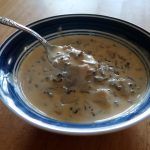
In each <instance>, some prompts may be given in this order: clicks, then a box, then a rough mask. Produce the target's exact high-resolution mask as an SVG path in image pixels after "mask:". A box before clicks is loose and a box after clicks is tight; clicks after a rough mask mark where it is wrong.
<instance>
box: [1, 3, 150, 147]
mask: <svg viewBox="0 0 150 150" xmlns="http://www.w3.org/2000/svg"><path fill="white" fill-rule="evenodd" d="M69 13H92V14H101V15H108V16H112V17H117V18H120V19H124V20H126V21H129V22H132V23H134V24H136V25H138V26H140V27H142V28H144V29H145V30H147V31H149V32H150V1H149V0H26V1H25V0H7V1H6V0H0V16H6V17H10V18H12V19H14V20H16V21H18V22H20V23H22V24H28V23H31V22H33V21H36V20H37V19H41V18H44V17H49V16H54V15H60V14H69ZM13 31H15V30H14V29H11V28H8V27H4V26H2V25H0V43H2V42H3V41H4V40H5V39H6V38H7V36H9V35H10V34H11V33H12V32H13ZM29 149H33V150H34V149H35V150H38V149H39V150H49V149H51V150H52V149H61V150H63V149H65V150H66V149H78V150H85V149H86V150H98V149H99V150H112V149H113V150H150V119H146V120H144V121H143V122H141V123H139V124H137V125H135V126H133V127H130V128H129V129H126V130H123V131H120V132H117V133H112V134H106V135H99V136H87V137H78V136H65V135H59V134H54V133H49V132H46V131H43V130H40V129H37V128H35V127H32V126H30V125H29V124H27V123H26V122H25V121H23V120H22V119H20V118H18V117H16V116H15V115H14V114H13V113H11V112H10V111H9V110H8V109H7V108H6V107H5V106H4V105H3V104H2V103H1V102H0V150H29Z"/></svg>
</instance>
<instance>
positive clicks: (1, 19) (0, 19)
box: [0, 16, 47, 44]
mask: <svg viewBox="0 0 150 150" xmlns="http://www.w3.org/2000/svg"><path fill="white" fill-rule="evenodd" d="M0 23H1V24H3V25H7V26H10V27H13V28H17V29H19V30H23V31H25V32H28V33H29V34H31V35H33V36H35V37H36V38H37V39H38V40H39V41H40V42H41V43H43V44H46V43H47V41H46V40H45V39H44V38H43V37H41V36H40V35H39V34H38V33H37V32H35V31H33V30H31V29H30V28H28V27H26V26H23V25H21V24H20V23H17V22H15V21H13V20H11V19H8V18H5V17H1V16H0Z"/></svg>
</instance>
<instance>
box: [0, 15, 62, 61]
mask: <svg viewBox="0 0 150 150" xmlns="http://www.w3.org/2000/svg"><path fill="white" fill-rule="evenodd" d="M0 23H1V24H3V25H6V26H10V27H13V28H17V29H19V30H23V31H25V32H27V33H29V34H31V35H33V36H34V37H35V38H36V39H38V41H39V42H40V43H41V44H42V45H43V46H44V48H45V50H46V52H47V56H48V59H49V61H50V62H51V61H52V57H53V52H55V51H56V50H57V51H62V50H63V46H57V45H52V44H49V43H48V41H47V40H46V39H44V38H43V37H42V36H41V35H39V34H38V33H37V32H35V31H33V30H32V29H30V28H28V27H26V26H24V25H22V24H20V23H17V22H15V21H14V20H11V19H8V18H6V17H1V16H0Z"/></svg>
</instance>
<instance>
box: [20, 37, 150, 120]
mask: <svg viewBox="0 0 150 150" xmlns="http://www.w3.org/2000/svg"><path fill="white" fill-rule="evenodd" d="M50 42H51V43H52V44H56V45H71V46H72V47H74V48H76V49H80V50H82V53H78V52H69V53H68V54H69V55H68V56H67V59H66V57H65V58H60V57H59V61H58V59H55V60H54V62H53V65H51V64H50V63H49V61H48V59H47V55H46V52H45V51H44V49H43V47H42V46H38V47H36V48H34V49H33V50H32V52H31V53H30V54H28V55H27V56H26V57H25V58H24V59H23V61H22V63H21V65H20V68H19V73H18V78H19V82H20V86H21V89H22V92H23V94H24V96H25V97H26V100H27V101H28V102H29V103H30V104H31V106H32V107H33V108H34V109H35V110H36V111H38V112H40V113H42V114H43V115H45V116H48V117H50V118H54V119H57V120H61V121H66V122H78V123H86V122H94V121H98V120H101V119H106V118H110V117H113V116H115V115H117V114H119V113H123V112H124V111H127V110H128V109H130V108H131V107H132V106H133V105H134V104H135V103H137V102H138V101H140V100H141V98H142V96H143V95H144V94H145V90H146V85H147V73H146V70H145V67H144V64H143V63H142V61H141V60H140V59H139V57H138V56H137V54H136V53H135V52H133V51H132V50H130V49H129V48H128V47H125V46H124V45H123V44H120V43H119V42H117V41H114V40H111V39H109V38H106V37H98V36H88V35H72V36H64V37H59V38H56V39H53V40H51V41H50ZM84 54H87V57H88V58H90V59H89V62H87V60H84V59H83V55H84ZM58 55H59V53H58ZM71 55H72V57H71V58H72V59H73V61H72V64H73V65H70V62H69V61H68V60H69V58H70V56H71ZM90 56H91V57H90ZM95 62H96V63H95ZM57 68H59V69H60V70H59V71H56V69H57ZM54 70H55V71H54Z"/></svg>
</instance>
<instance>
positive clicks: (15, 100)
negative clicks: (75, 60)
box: [0, 14, 150, 135]
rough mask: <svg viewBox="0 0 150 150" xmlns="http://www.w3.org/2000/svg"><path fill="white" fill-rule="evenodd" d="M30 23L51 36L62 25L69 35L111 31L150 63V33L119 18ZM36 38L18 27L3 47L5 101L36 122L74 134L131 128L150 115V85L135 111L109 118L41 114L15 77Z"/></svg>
mask: <svg viewBox="0 0 150 150" xmlns="http://www.w3.org/2000/svg"><path fill="white" fill-rule="evenodd" d="M29 27H30V28H32V29H33V30H35V31H37V32H38V33H39V34H41V35H42V36H45V37H47V38H54V37H56V36H57V33H58V32H59V29H60V28H62V34H65V35H67V34H78V33H83V34H102V33H105V34H110V35H113V36H114V37H119V38H121V39H123V40H124V41H127V42H130V43H131V44H132V45H134V46H135V47H138V48H139V49H140V50H141V52H142V53H143V54H144V55H145V59H147V60H148V64H150V61H149V60H150V34H149V33H148V32H146V31H144V30H143V29H141V28H139V27H137V26H135V25H133V24H131V23H128V22H125V21H122V20H119V19H115V18H111V17H106V16H100V15H85V14H84V15H82V14H81V15H80V14H77V15H76V14H75V15H62V16H55V17H50V18H46V19H43V20H39V21H37V22H34V23H32V24H30V25H29ZM35 42H36V39H35V38H34V37H32V36H31V35H29V34H28V33H25V32H21V31H17V32H15V33H14V34H13V35H11V36H10V37H9V38H8V39H7V40H6V41H5V42H4V43H3V44H2V45H1V47H0V96H1V99H2V102H3V103H4V104H5V105H6V106H7V107H8V108H10V109H11V110H12V111H13V112H15V113H16V114H17V115H19V116H20V117H21V118H23V119H25V120H26V121H28V122H29V123H31V124H32V125H34V126H36V127H39V128H42V129H45V130H48V131H53V132H58V133H64V134H71V135H87V134H102V133H109V132H114V131H118V130H121V129H124V128H127V127H129V126H131V125H133V124H135V123H137V122H139V121H141V120H143V119H144V118H146V117H147V116H149V115H150V92H149V91H150V89H149V88H148V90H147V91H148V92H147V94H146V96H145V98H144V99H143V100H142V102H139V103H138V104H137V105H136V107H135V108H134V109H133V110H132V111H129V112H127V113H124V114H122V115H118V116H117V117H115V118H112V119H108V120H107V119H106V120H102V121H99V122H93V123H86V124H75V123H65V122H60V121H58V120H54V119H51V118H48V117H45V116H43V115H41V114H39V113H38V112H36V111H35V110H34V109H32V108H31V107H30V106H29V105H27V104H26V103H25V102H24V101H23V100H22V97H21V96H20V93H19V90H18V88H19V87H18V85H17V84H16V79H15V77H14V72H15V70H16V66H17V60H18V58H19V57H20V55H21V54H22V51H23V49H24V47H26V46H28V45H33V43H35Z"/></svg>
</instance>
